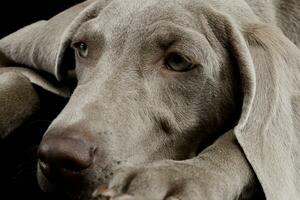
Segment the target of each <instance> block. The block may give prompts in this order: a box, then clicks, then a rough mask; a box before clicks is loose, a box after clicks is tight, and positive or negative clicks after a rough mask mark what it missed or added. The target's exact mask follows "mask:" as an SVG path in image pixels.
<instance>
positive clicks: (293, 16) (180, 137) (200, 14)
mask: <svg viewBox="0 0 300 200" xmlns="http://www.w3.org/2000/svg"><path fill="white" fill-rule="evenodd" d="M299 33H300V2H299V1H296V0H285V1H284V0H268V1H259V0H226V1H225V0H207V1H202V0H164V1H161V0H107V1H104V0H98V1H97V0H90V1H86V2H84V3H82V4H79V5H77V6H75V7H73V8H70V9H68V10H66V11H65V12H63V13H62V14H59V15H57V16H55V17H54V18H52V19H50V20H49V21H43V22H37V23H36V24H33V25H31V26H28V27H25V28H24V29H22V30H20V31H18V32H16V33H13V34H12V35H10V36H7V37H6V38H3V39H2V40H0V52H1V53H2V54H3V56H2V59H1V60H0V62H1V64H2V65H3V66H5V65H7V63H9V62H11V61H13V62H14V63H18V64H25V65H27V66H29V67H34V68H36V69H40V70H44V71H47V72H50V73H52V74H53V75H55V77H56V78H57V79H58V80H62V79H63V78H64V75H65V74H66V72H64V69H65V68H67V67H69V66H62V65H61V64H62V59H63V55H64V52H65V50H66V48H68V47H69V46H70V45H71V44H72V43H74V42H76V41H81V40H84V41H85V42H87V43H88V44H89V57H88V58H87V59H80V58H77V61H76V69H75V70H76V75H77V78H78V86H77V87H76V89H75V91H74V93H73V94H72V95H71V98H70V101H69V103H68V104H67V105H66V107H65V108H64V109H63V111H62V112H61V114H60V115H59V116H58V117H57V118H56V119H55V120H54V121H53V123H52V124H51V126H50V127H49V129H48V131H47V132H46V134H45V137H60V136H63V137H71V136H72V137H77V138H78V137H79V138H82V139H83V140H89V141H92V142H93V143H95V144H96V145H97V146H98V149H99V151H98V153H97V157H96V160H95V166H94V167H93V169H91V170H90V171H89V172H88V173H87V176H86V180H87V182H86V184H85V186H84V187H83V188H82V191H81V194H80V196H81V197H82V199H89V198H90V195H91V191H93V190H94V189H95V188H97V186H99V185H102V184H109V189H108V190H106V196H110V197H113V199H119V200H120V199H126V198H127V199H128V198H129V199H130V198H134V199H157V200H162V199H168V200H171V199H181V200H183V199H191V200H196V199H237V198H246V197H245V196H244V195H245V193H244V191H246V190H247V191H248V192H247V195H248V196H251V195H252V193H253V192H254V191H255V189H257V188H258V187H259V185H261V186H262V188H263V191H264V193H265V196H266V198H267V199H271V200H277V199H278V200H282V199H299V198H300V189H299V188H300V173H299V170H300V111H299V109H300V71H299V70H300V68H299V66H300V50H299V46H300V37H299V35H300V34H299ZM174 41H175V43H174V44H173V45H172V46H171V47H169V48H168V51H172V50H173V51H180V52H181V53H183V54H186V55H187V56H188V57H190V58H191V59H193V60H195V62H197V63H198V64H199V67H198V68H196V69H194V70H192V71H189V72H185V73H174V72H170V71H169V70H166V69H164V63H163V58H164V57H165V55H166V52H165V49H163V48H162V46H164V45H165V46H168V44H170V43H171V42H174ZM162 44H163V45H162ZM12 71H14V69H12ZM4 75H5V74H4ZM28 76H29V77H31V75H28ZM2 78H3V77H1V79H2ZM35 83H37V84H41V85H44V83H46V82H35ZM44 88H46V89H47V88H49V87H44ZM0 91H2V90H0ZM64 94H66V93H64ZM1 95H2V93H1ZM4 95H5V94H4ZM241 100H242V102H241ZM21 101H22V100H21ZM11 103H12V105H13V106H15V105H16V104H17V103H15V102H11ZM4 105H5V106H11V105H6V104H4ZM240 111H241V113H240ZM5 116H8V117H10V115H4V116H2V114H1V115H0V119H4V118H5ZM234 116H239V118H238V119H236V118H235V117H234ZM16 124H17V125H18V124H19V122H18V121H16ZM228 124H230V125H231V129H230V130H227V129H228ZM0 130H2V129H1V127H0ZM221 131H223V132H221ZM224 131H226V132H225V133H224ZM220 132H221V133H220ZM1 134H2V133H1ZM3 134H7V133H3ZM216 138H217V139H216ZM214 139H216V141H215V142H214V143H213V145H210V146H208V144H209V142H210V141H211V140H214ZM207 146H208V147H207ZM198 148H200V149H204V150H203V151H202V152H201V153H200V154H198V155H196V156H195V153H196V152H197V149H198ZM112 173H114V176H111V174H112ZM257 179H258V180H257ZM38 180H39V183H40V186H41V187H42V189H43V190H45V191H47V190H49V188H51V189H53V188H55V184H54V185H53V184H51V183H50V182H49V181H48V180H46V178H45V177H44V176H43V174H42V173H40V172H39V173H38ZM249 189H250V191H252V192H249ZM67 192H68V191H67ZM98 193H103V192H101V191H100V192H98ZM107 193H108V194H107ZM126 193H128V194H130V197H128V195H127V196H125V194H126ZM102 195H103V194H102ZM104 195H105V194H104ZM132 196H133V197H132ZM99 198H100V197H99Z"/></svg>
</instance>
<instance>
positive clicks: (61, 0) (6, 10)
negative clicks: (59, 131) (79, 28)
mask: <svg viewBox="0 0 300 200" xmlns="http://www.w3.org/2000/svg"><path fill="white" fill-rule="evenodd" d="M82 1H83V0H18V1H16V0H2V1H1V3H0V25H1V28H0V38H2V37H4V36H6V35H8V34H9V33H12V32H14V31H17V30H18V29H20V28H22V27H24V26H26V25H28V24H31V23H33V22H35V21H38V20H42V19H43V20H47V19H49V18H51V17H52V16H54V15H56V14H57V13H59V12H61V11H63V10H65V9H67V8H69V7H71V6H72V5H74V4H77V3H80V2H82ZM36 89H37V91H38V93H39V95H40V99H41V109H40V111H39V112H37V113H36V114H35V115H34V116H33V117H32V118H31V119H29V120H28V121H27V122H26V123H24V124H23V126H21V127H20V128H19V129H18V130H16V131H14V133H12V134H11V135H10V136H9V137H8V138H7V139H5V140H0V193H1V195H0V199H1V200H17V199H18V200H19V199H40V200H52V199H55V200H60V199H65V198H63V197H54V196H50V195H49V194H45V193H43V192H41V191H40V189H39V187H38V184H37V181H36V150H37V146H38V144H39V142H40V140H41V137H42V135H43V133H44V132H45V130H46V129H47V127H48V126H49V124H50V123H51V121H52V119H53V118H55V117H56V116H57V115H58V113H59V111H60V110H61V109H62V108H63V106H64V105H65V103H66V102H67V99H63V98H60V97H57V96H53V95H52V94H50V93H47V92H46V91H44V90H41V89H40V88H38V87H37V88H36ZM49 101H51V104H49V103H48V104H47V102H49Z"/></svg>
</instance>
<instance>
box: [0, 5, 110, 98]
mask: <svg viewBox="0 0 300 200" xmlns="http://www.w3.org/2000/svg"><path fill="white" fill-rule="evenodd" d="M106 2H108V1H106V0H102V1H97V0H88V1H84V2H83V3H80V4H78V5H76V6H74V7H71V8H70V9H67V10H66V11H64V12H62V13H60V14H58V15H56V16H54V17H53V18H51V19H50V20H49V21H39V22H36V23H34V24H32V25H29V26H26V27H24V28H23V29H20V30H19V31H17V32H15V33H13V34H11V35H9V36H7V37H4V38H3V39H1V40H0V66H2V67H3V66H23V65H24V66H27V67H31V68H35V69H37V70H36V71H32V70H23V69H19V71H20V72H22V73H23V74H24V75H25V76H27V77H28V78H29V79H30V80H32V81H33V82H34V83H35V84H38V85H39V86H41V87H43V88H45V89H47V90H50V91H52V92H53V91H55V90H56V93H57V94H65V95H64V96H66V95H67V93H66V91H64V90H65V88H64V87H62V88H64V90H62V91H61V88H59V87H55V86H54V85H53V84H48V83H47V82H48V78H45V77H44V76H39V75H38V74H37V72H39V71H45V72H48V73H50V74H52V75H54V77H55V78H56V79H57V80H58V81H61V80H63V79H64V78H65V76H66V74H67V71H68V70H71V69H74V65H75V62H74V59H75V58H74V57H73V52H72V49H71V48H70V47H69V45H70V42H71V39H72V36H73V34H74V33H75V32H76V30H77V29H78V28H79V26H80V25H81V24H82V23H84V22H85V21H88V20H90V19H92V18H94V17H96V16H97V15H98V12H99V10H100V9H101V8H102V7H103V6H104V5H106ZM10 69H11V70H13V71H14V70H15V69H16V68H7V69H6V71H7V70H10ZM24 71H25V72H24ZM40 75H41V74H40ZM42 75H43V73H42ZM37 79H39V80H38V81H36V80H37ZM43 79H44V80H43ZM50 85H52V86H53V87H52V86H51V89H50V87H49V86H50Z"/></svg>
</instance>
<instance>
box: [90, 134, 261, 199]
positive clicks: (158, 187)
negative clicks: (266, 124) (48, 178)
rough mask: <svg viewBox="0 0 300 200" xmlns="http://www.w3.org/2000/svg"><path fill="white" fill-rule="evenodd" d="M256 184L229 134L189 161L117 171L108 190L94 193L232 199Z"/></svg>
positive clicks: (124, 196)
mask: <svg viewBox="0 0 300 200" xmlns="http://www.w3.org/2000/svg"><path fill="white" fill-rule="evenodd" d="M258 185H259V184H258V182H257V179H256V177H255V174H254V172H253V170H252V169H251V166H250V165H249V163H248V162H247V160H246V158H245V156H244V154H243V152H242V150H241V148H240V147H239V145H238V143H237V141H236V139H235V136H234V134H233V133H232V131H229V132H227V133H226V134H224V135H223V136H221V137H220V138H219V139H218V140H217V141H216V142H215V143H214V144H213V145H211V146H209V147H208V148H207V149H205V150H204V151H203V152H202V153H201V154H199V155H198V156H197V157H195V158H193V159H190V160H185V161H173V160H164V161H159V162H156V163H153V164H151V165H148V166H140V167H136V166H135V167H129V168H125V169H121V170H120V171H119V172H118V173H117V174H116V175H115V176H114V178H113V179H112V181H111V182H110V185H109V189H103V188H98V189H97V190H96V191H95V194H96V195H98V196H101V195H102V196H108V197H111V199H116V200H122V199H123V200H125V199H139V200H144V199H145V200H146V199H147V200H150V199H151V200H165V199H166V200H176V199H179V200H199V199H205V200H221V199H222V200H224V199H228V200H233V199H247V198H248V197H247V196H250V195H252V193H253V191H254V189H255V187H256V186H258ZM245 191H246V192H245ZM245 195H247V196H245Z"/></svg>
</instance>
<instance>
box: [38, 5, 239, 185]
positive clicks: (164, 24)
mask: <svg viewBox="0 0 300 200" xmlns="http://www.w3.org/2000/svg"><path fill="white" fill-rule="evenodd" d="M209 9H210V8H208V7H207V6H205V5H203V4H202V3H198V4H197V5H195V4H194V2H192V1H190V2H189V1H182V2H176V1H163V2H162V1H132V0H128V1H112V2H107V3H106V4H105V5H104V6H103V8H102V9H101V10H99V13H98V14H97V15H96V16H95V17H94V18H92V19H88V20H86V21H83V22H81V23H80V24H79V25H78V28H77V29H76V31H74V33H73V34H72V36H71V39H70V47H72V48H73V50H74V56H75V58H76V61H75V62H76V67H75V72H76V77H77V80H78V84H77V86H76V88H75V90H74V92H73V93H72V96H71V98H70V101H69V102H68V104H67V105H66V107H65V108H64V109H63V111H62V112H61V114H60V115H59V116H58V117H57V118H56V119H55V120H54V121H53V123H52V124H51V126H50V127H49V129H48V131H47V132H46V134H45V136H44V138H43V141H42V142H41V144H40V147H39V152H38V154H39V158H40V161H39V169H40V172H39V173H38V178H39V181H40V183H41V185H42V186H43V187H44V189H46V190H47V188H48V183H45V182H50V184H51V183H52V184H54V185H59V188H63V190H64V189H65V188H64V185H71V184H70V183H68V181H69V182H72V184H74V183H75V182H78V183H80V184H82V185H83V189H84V191H88V190H87V189H86V188H93V187H94V186H95V184H99V183H107V181H108V180H109V178H110V177H111V175H112V174H113V173H114V171H115V170H117V169H118V168H120V167H122V166H124V165H138V164H144V163H149V162H153V161H155V160H161V159H176V160H182V159H187V158H189V157H191V156H192V155H195V153H196V152H197V151H199V148H202V147H204V146H206V145H207V144H209V142H211V141H212V139H214V138H216V136H217V135H218V134H220V132H221V131H225V129H226V128H229V127H228V126H227V125H228V123H231V124H230V125H231V126H233V119H234V118H235V117H236V116H235V115H236V113H237V110H236V105H239V102H238V101H239V99H237V96H236V97H235V96H234V95H235V94H237V92H238V90H239V88H238V86H237V85H236V84H234V83H236V82H235V81H237V83H238V82H239V81H238V71H237V69H236V67H235V63H234V62H233V61H232V60H231V59H230V54H229V52H228V50H226V46H224V41H220V40H219V38H218V36H216V34H217V31H218V30H216V28H215V27H212V23H213V26H215V23H216V22H213V21H212V20H214V19H209V18H208V17H207V15H208V14H209V13H210V12H211V11H210V10H209ZM200 10H202V12H201V14H199V12H200ZM67 12H70V11H67ZM220 31H222V30H220ZM65 51H66V50H65ZM59 53H62V52H59ZM63 63H64V64H65V65H67V64H69V61H68V60H67V59H65V60H64V61H63ZM64 67H65V66H61V68H62V69H63V68H64ZM225 126H227V127H225ZM74 179H76V180H74ZM77 179H78V180H77ZM69 189H70V188H69Z"/></svg>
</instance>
